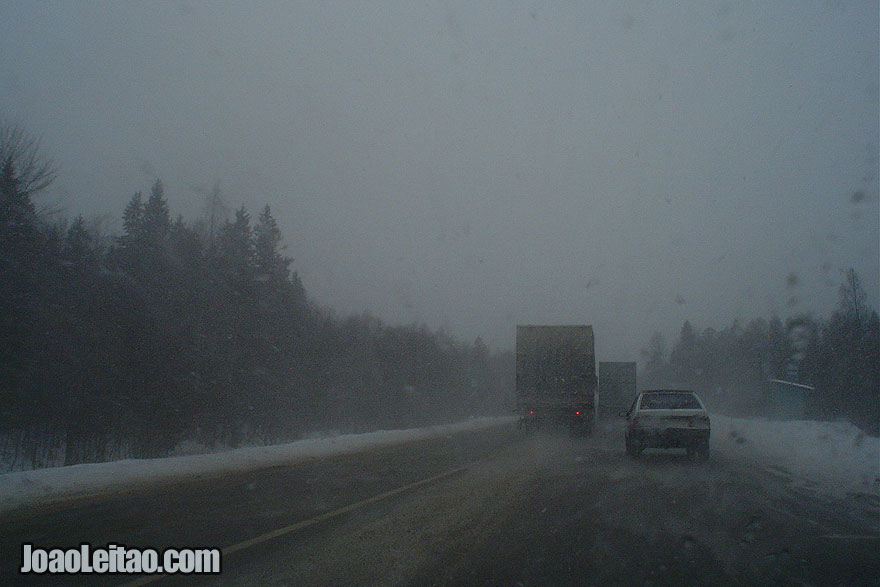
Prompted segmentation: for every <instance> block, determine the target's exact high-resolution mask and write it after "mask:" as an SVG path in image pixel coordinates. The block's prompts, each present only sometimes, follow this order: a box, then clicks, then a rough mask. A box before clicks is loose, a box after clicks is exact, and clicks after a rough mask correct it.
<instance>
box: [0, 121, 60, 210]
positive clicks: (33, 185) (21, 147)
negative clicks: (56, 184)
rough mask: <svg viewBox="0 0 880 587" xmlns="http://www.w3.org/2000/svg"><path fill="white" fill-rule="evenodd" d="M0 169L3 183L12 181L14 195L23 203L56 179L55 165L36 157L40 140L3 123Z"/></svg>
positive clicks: (0, 131) (0, 130) (20, 129)
mask: <svg viewBox="0 0 880 587" xmlns="http://www.w3.org/2000/svg"><path fill="white" fill-rule="evenodd" d="M0 169H2V173H3V179H4V181H14V187H15V194H16V196H17V197H19V198H21V199H23V200H29V199H30V197H31V196H32V195H33V194H36V193H38V192H40V191H42V190H44V189H46V188H47V187H49V186H50V185H51V184H52V182H53V181H55V177H56V168H55V164H54V163H53V162H52V161H51V160H50V159H47V158H45V157H44V156H43V155H42V154H41V153H40V140H39V139H37V138H34V137H32V136H30V135H28V134H27V133H26V132H25V131H24V130H22V128H21V127H19V126H17V125H14V124H11V123H8V122H6V121H5V120H4V121H0ZM7 187H11V186H4V188H7Z"/></svg>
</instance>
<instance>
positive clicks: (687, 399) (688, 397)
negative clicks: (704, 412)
mask: <svg viewBox="0 0 880 587" xmlns="http://www.w3.org/2000/svg"><path fill="white" fill-rule="evenodd" d="M640 407H641V409H643V410H701V409H703V406H701V405H700V402H699V400H697V398H696V397H695V396H694V394H692V393H646V394H645V395H643V396H642V403H641V406H640Z"/></svg>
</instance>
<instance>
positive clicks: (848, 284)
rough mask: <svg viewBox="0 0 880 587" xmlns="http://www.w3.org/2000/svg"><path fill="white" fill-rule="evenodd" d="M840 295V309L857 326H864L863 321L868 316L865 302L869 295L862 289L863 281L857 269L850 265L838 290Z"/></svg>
mask: <svg viewBox="0 0 880 587" xmlns="http://www.w3.org/2000/svg"><path fill="white" fill-rule="evenodd" d="M838 293H839V295H840V304H839V306H840V310H841V311H842V312H843V315H844V316H847V317H848V318H850V319H852V321H853V322H854V323H855V325H856V326H857V327H861V326H862V322H863V321H864V320H866V319H867V317H868V309H867V304H866V302H865V300H866V298H867V295H866V294H865V290H864V289H862V281H861V279H859V274H858V273H856V270H855V269H853V268H852V267H850V268H849V269H847V270H846V273H845V274H844V282H843V283H842V284H841V286H840V289H839V290H838Z"/></svg>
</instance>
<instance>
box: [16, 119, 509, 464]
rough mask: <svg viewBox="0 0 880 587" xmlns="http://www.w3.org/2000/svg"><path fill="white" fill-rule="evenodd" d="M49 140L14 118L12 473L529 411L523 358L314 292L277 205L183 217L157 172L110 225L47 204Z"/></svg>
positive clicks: (214, 201) (214, 209)
mask: <svg viewBox="0 0 880 587" xmlns="http://www.w3.org/2000/svg"><path fill="white" fill-rule="evenodd" d="M38 147H39V145H38V143H36V142H35V141H34V140H32V139H30V138H29V137H28V136H27V135H26V134H25V133H23V132H21V131H20V130H19V129H18V128H17V127H12V126H9V125H3V126H2V127H0V165H2V169H0V251H2V252H0V299H2V300H3V302H2V305H0V456H2V459H3V462H2V463H0V467H2V469H0V470H13V469H21V468H30V467H40V466H47V465H52V464H75V463H81V462H93V461H103V460H110V459H114V458H121V457H135V458H145V457H158V456H164V455H167V454H169V451H171V450H172V449H174V447H176V446H178V445H179V444H180V443H181V442H183V441H190V442H196V443H199V444H202V445H206V446H208V447H210V446H217V445H222V446H231V447H235V446H240V445H241V444H243V443H269V442H278V441H285V440H291V439H296V438H298V437H301V436H302V435H303V434H307V433H310V432H314V431H319V430H328V429H332V430H338V431H363V430H371V429H377V428H391V427H395V428H396V427H405V426H415V425H424V424H429V423H437V422H441V421H451V420H455V419H460V418H463V417H467V416H472V415H484V414H498V413H504V412H507V411H509V409H510V408H511V405H512V399H511V398H512V387H513V383H512V381H511V377H512V376H511V375H510V373H511V372H512V370H513V369H512V356H511V354H510V353H501V354H492V353H490V352H489V350H488V349H487V348H486V346H485V345H484V344H483V343H482V341H481V340H480V339H477V340H476V341H475V342H474V343H473V344H465V343H462V342H460V341H458V340H456V339H455V338H453V337H452V336H450V335H449V334H448V333H446V332H444V331H442V330H440V331H431V330H429V329H428V328H427V327H425V326H424V325H409V326H388V325H385V324H383V323H382V322H381V321H380V320H378V319H376V318H374V317H372V316H370V315H368V314H363V315H360V316H350V317H340V316H337V315H336V314H334V312H333V311H332V310H328V309H326V308H323V307H321V306H320V305H318V304H316V303H315V302H314V301H312V300H310V299H309V297H308V296H307V294H306V291H305V289H304V287H303V285H302V283H301V281H300V279H299V277H298V275H297V273H296V271H291V263H292V260H291V259H290V258H289V257H287V256H285V255H284V254H283V248H282V234H281V231H280V230H279V228H278V225H277V222H276V221H275V218H274V217H273V215H272V210H271V208H270V207H269V206H268V205H267V206H265V207H264V208H263V209H262V210H261V211H260V213H259V214H258V215H257V217H256V219H254V218H253V217H252V216H251V214H250V213H249V211H248V210H247V209H246V208H245V207H244V206H242V207H240V208H239V209H237V210H235V212H234V214H233V215H232V217H231V218H226V217H225V215H224V214H223V213H222V202H221V199H220V193H219V190H215V191H214V192H212V193H211V196H210V197H209V206H208V214H207V215H206V218H203V219H199V220H196V221H186V220H184V219H183V218H182V217H179V216H178V217H177V218H176V219H175V220H172V216H171V213H170V210H169V207H168V203H167V200H166V197H165V191H164V187H163V184H162V182H161V181H156V182H155V183H154V184H153V185H152V188H151V189H150V191H149V194H147V195H146V196H145V195H144V194H142V193H136V194H135V195H134V196H133V197H131V199H130V200H129V202H128V204H127V206H126V207H125V211H124V213H123V217H122V227H123V231H122V234H121V235H118V236H115V237H106V236H102V235H101V233H100V232H99V231H98V230H96V229H95V228H94V227H93V226H90V225H89V223H88V222H86V221H85V220H84V219H83V218H82V217H81V216H78V217H76V218H75V219H74V220H73V221H72V222H62V221H50V220H49V217H48V216H47V215H46V214H42V213H40V212H39V211H38V210H37V209H36V207H35V205H34V201H33V198H34V196H35V195H36V194H38V193H39V192H40V191H41V190H43V189H45V188H46V187H47V186H48V185H49V184H50V183H51V181H52V179H53V178H54V170H53V168H52V167H51V165H49V164H46V163H45V162H44V161H43V160H41V159H40V157H39V151H38Z"/></svg>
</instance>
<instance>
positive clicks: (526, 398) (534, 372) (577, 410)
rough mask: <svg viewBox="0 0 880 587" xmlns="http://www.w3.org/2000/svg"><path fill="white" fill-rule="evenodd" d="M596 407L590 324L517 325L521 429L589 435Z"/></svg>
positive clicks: (593, 351) (593, 354)
mask: <svg viewBox="0 0 880 587" xmlns="http://www.w3.org/2000/svg"><path fill="white" fill-rule="evenodd" d="M597 404H598V397H597V394H596V355H595V350H594V344H593V327H592V326H588V325H577V326H568V325H566V326H531V325H529V326H517V327H516V408H517V412H518V413H519V416H520V420H519V425H520V427H522V428H525V429H526V430H531V429H534V428H538V427H542V426H548V425H562V426H567V427H569V428H570V429H571V430H572V432H574V433H583V434H592V432H593V428H594V427H595V425H596V417H597V409H598V405H597Z"/></svg>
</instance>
